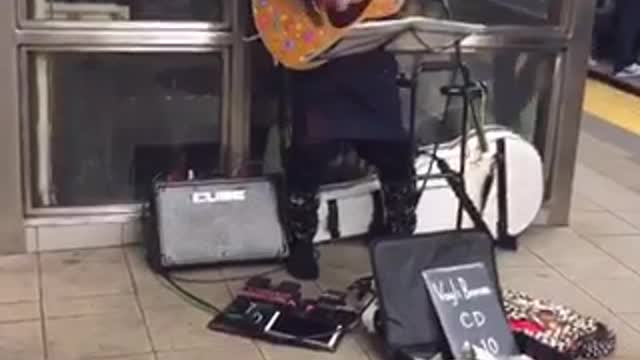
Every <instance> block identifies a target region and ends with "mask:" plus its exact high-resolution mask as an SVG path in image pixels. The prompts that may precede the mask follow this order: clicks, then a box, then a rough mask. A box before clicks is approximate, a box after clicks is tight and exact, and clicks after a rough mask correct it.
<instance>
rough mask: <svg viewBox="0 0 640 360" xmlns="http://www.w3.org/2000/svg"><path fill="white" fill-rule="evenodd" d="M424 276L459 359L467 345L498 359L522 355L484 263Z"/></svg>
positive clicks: (428, 272) (448, 337)
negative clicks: (499, 357)
mask: <svg viewBox="0 0 640 360" xmlns="http://www.w3.org/2000/svg"><path fill="white" fill-rule="evenodd" d="M422 276H423V278H424V281H425V284H426V285H427V289H428V291H429V294H430V296H431V299H432V300H433V304H434V306H435V308H436V311H437V313H438V317H439V318H440V323H441V324H442V329H443V331H444V333H445V336H446V337H447V340H448V342H449V346H450V348H451V352H452V354H453V355H454V356H455V357H456V358H457V359H458V358H461V357H462V350H463V348H464V346H465V344H466V343H469V344H470V345H473V346H475V347H477V348H479V349H481V350H484V351H486V352H488V353H489V354H491V355H494V356H510V355H516V354H518V353H519V352H518V351H517V347H516V344H515V340H514V338H513V334H512V333H511V331H510V330H509V325H508V324H507V321H506V319H505V316H504V312H503V311H502V307H501V306H500V302H499V301H500V300H499V298H498V296H497V294H496V290H495V287H494V285H493V282H492V281H491V280H490V278H489V273H488V272H487V269H486V267H485V266H484V264H482V263H474V264H468V265H461V266H454V267H447V268H436V269H432V270H425V271H423V272H422Z"/></svg>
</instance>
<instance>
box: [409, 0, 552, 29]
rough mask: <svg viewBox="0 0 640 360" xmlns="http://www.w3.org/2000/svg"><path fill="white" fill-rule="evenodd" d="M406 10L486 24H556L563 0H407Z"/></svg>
mask: <svg viewBox="0 0 640 360" xmlns="http://www.w3.org/2000/svg"><path fill="white" fill-rule="evenodd" d="M407 1H408V5H409V9H410V10H409V11H410V12H412V13H414V14H415V13H422V14H425V15H427V16H432V17H439V18H440V17H445V16H446V14H447V12H446V11H444V12H443V11H442V10H441V9H443V8H444V9H447V8H448V10H449V11H448V13H449V14H450V15H451V17H452V19H454V20H459V21H468V22H475V23H481V24H487V25H506V24H510V25H559V24H558V22H557V21H558V17H557V16H555V15H556V14H557V11H558V8H559V6H560V5H561V3H562V1H563V0H407Z"/></svg>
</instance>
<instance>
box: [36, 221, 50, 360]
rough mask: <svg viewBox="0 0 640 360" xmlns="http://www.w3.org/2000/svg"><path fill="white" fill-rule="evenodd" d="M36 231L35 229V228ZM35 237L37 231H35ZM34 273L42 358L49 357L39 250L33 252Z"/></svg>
mask: <svg viewBox="0 0 640 360" xmlns="http://www.w3.org/2000/svg"><path fill="white" fill-rule="evenodd" d="M36 231H37V230H36ZM36 237H37V233H36ZM35 258H36V273H37V278H38V305H39V310H40V336H41V337H42V353H43V354H42V355H43V358H44V360H48V359H49V343H48V339H47V324H46V323H47V316H46V313H45V307H44V298H45V294H44V276H43V274H42V272H43V271H42V256H41V253H40V252H37V253H36V254H35Z"/></svg>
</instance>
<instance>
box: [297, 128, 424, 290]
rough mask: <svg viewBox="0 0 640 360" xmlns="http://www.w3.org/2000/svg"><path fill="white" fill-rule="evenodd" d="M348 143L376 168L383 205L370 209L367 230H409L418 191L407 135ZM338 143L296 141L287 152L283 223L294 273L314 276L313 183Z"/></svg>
mask: <svg viewBox="0 0 640 360" xmlns="http://www.w3.org/2000/svg"><path fill="white" fill-rule="evenodd" d="M351 143H352V144H353V145H354V147H355V149H356V151H357V152H358V154H359V155H360V157H362V158H363V159H364V160H365V161H367V162H368V163H369V164H370V165H373V166H375V167H376V168H377V171H378V176H379V178H380V182H381V183H382V191H381V195H382V196H381V198H382V203H383V205H384V206H383V207H384V209H378V211H377V212H376V214H375V215H374V218H373V219H372V220H373V221H372V223H371V228H370V231H371V235H383V234H384V235H389V234H402V235H408V234H411V233H413V232H414V230H415V227H416V214H415V210H416V206H417V200H418V196H417V195H418V193H417V191H416V185H415V181H414V177H413V175H414V166H413V156H412V151H411V145H410V143H409V141H401V140H398V141H392V140H386V141H385V140H359V141H352V142H351ZM340 149H341V146H340V143H339V142H325V143H315V144H306V145H297V146H294V148H293V149H292V151H291V153H290V155H289V156H290V157H289V162H288V165H287V183H288V187H289V191H288V201H287V214H288V216H287V222H288V224H287V225H288V226H287V227H288V229H289V232H290V235H291V237H292V239H293V241H294V242H293V247H292V252H291V255H290V256H289V259H288V263H287V268H288V270H289V273H290V274H292V275H293V276H295V277H297V278H301V279H314V278H317V276H318V265H317V262H316V260H315V258H314V251H313V238H314V237H315V234H316V232H317V230H318V222H319V221H318V216H317V211H318V207H319V200H318V188H319V186H320V185H321V184H320V183H321V181H322V179H323V178H325V176H324V175H325V173H326V171H327V169H328V167H329V163H330V161H331V160H333V159H334V158H335V156H336V155H337V154H338V151H339V150H340ZM380 210H383V211H380Z"/></svg>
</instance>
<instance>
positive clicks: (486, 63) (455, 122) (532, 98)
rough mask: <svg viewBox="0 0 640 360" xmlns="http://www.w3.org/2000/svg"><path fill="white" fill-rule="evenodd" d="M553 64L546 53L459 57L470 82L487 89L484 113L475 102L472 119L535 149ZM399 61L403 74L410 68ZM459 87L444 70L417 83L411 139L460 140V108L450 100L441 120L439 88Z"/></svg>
mask: <svg viewBox="0 0 640 360" xmlns="http://www.w3.org/2000/svg"><path fill="white" fill-rule="evenodd" d="M553 59H554V56H553V55H550V54H548V53H534V52H513V51H500V52H491V53H476V54H469V55H465V56H464V59H463V61H464V63H465V64H466V65H467V66H468V67H469V69H470V75H471V80H472V81H482V82H484V83H485V84H486V85H487V90H488V91H487V96H486V101H485V103H484V107H483V106H482V105H483V104H482V102H481V101H477V102H475V106H476V109H477V110H478V112H477V113H478V118H479V119H480V120H483V121H484V122H485V124H498V125H501V126H505V127H508V128H510V129H512V130H513V131H515V132H516V133H519V134H520V135H522V136H523V137H525V138H526V139H527V140H529V141H531V142H534V143H537V138H536V137H537V136H538V134H537V132H538V131H539V130H541V129H542V128H543V127H544V121H545V120H546V118H545V115H546V114H545V113H544V110H543V109H544V108H545V103H544V101H547V97H546V95H547V94H546V92H547V91H548V89H550V85H549V84H550V79H551V65H552V61H553ZM399 60H400V63H401V65H402V67H403V69H404V70H405V71H407V72H408V71H409V70H410V69H411V67H412V66H413V64H414V63H415V59H413V58H410V57H400V58H399ZM460 81H461V80H460V78H459V77H454V76H453V73H452V72H451V71H450V70H442V71H435V70H434V71H432V72H428V73H424V74H423V75H422V76H421V77H420V79H419V85H418V95H417V98H418V101H417V111H416V135H417V137H418V141H419V142H420V143H424V144H428V143H433V142H435V141H446V140H451V139H453V138H455V137H458V136H459V135H460V121H461V119H462V102H461V100H459V99H453V100H452V101H451V105H450V106H449V109H448V112H447V113H446V116H445V108H446V98H445V96H443V95H442V93H441V91H440V89H441V88H442V87H443V86H445V85H450V84H460ZM402 95H403V96H402V98H403V102H404V104H405V117H406V122H407V123H408V122H409V114H410V111H409V110H410V109H409V92H408V91H403V92H402ZM482 108H484V109H485V111H484V112H483V111H482V110H481V109H482ZM482 114H484V115H482ZM444 119H446V121H444Z"/></svg>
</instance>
